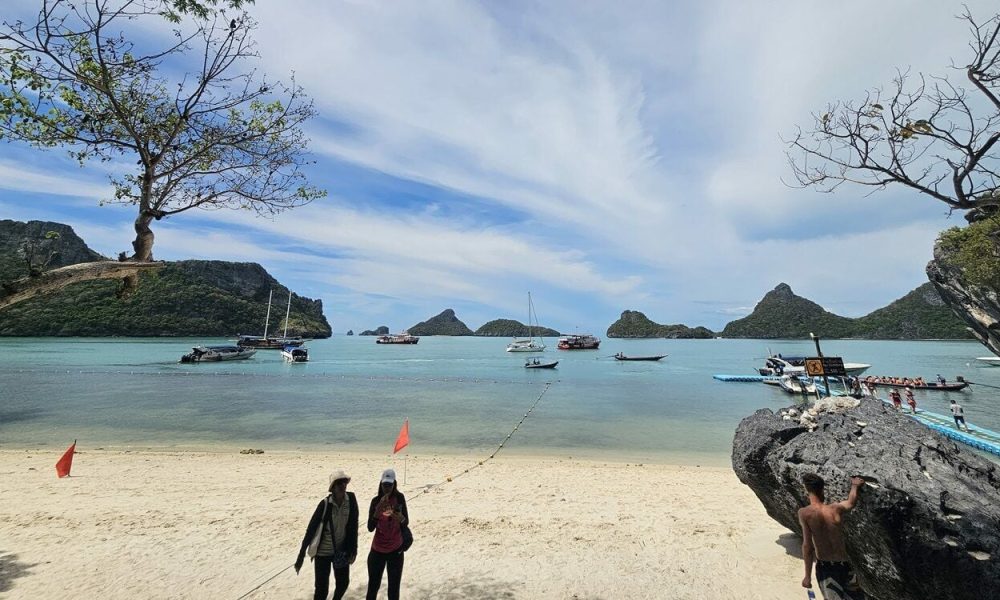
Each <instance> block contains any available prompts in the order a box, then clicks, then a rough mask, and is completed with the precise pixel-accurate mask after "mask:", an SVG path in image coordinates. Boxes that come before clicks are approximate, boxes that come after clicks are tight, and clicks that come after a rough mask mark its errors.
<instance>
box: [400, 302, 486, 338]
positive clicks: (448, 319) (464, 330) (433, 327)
mask: <svg viewBox="0 0 1000 600" xmlns="http://www.w3.org/2000/svg"><path fill="white" fill-rule="evenodd" d="M407 331H408V332H409V334H410V335H472V330H471V329H469V328H468V327H467V326H466V325H465V323H463V322H461V321H459V320H458V317H456V316H455V311H453V310H452V309H450V308H447V309H445V310H443V311H441V314H439V315H437V316H435V317H431V318H430V319H427V320H426V321H421V322H420V323H417V324H416V325H414V326H413V327H410V328H409V329H407Z"/></svg>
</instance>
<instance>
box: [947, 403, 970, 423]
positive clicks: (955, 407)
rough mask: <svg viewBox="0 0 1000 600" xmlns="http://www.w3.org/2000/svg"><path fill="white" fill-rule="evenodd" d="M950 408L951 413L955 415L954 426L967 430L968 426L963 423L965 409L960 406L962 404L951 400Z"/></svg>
mask: <svg viewBox="0 0 1000 600" xmlns="http://www.w3.org/2000/svg"><path fill="white" fill-rule="evenodd" d="M950 408H951V415H952V416H953V417H955V427H957V428H959V429H964V430H966V431H968V430H969V426H968V425H966V424H965V409H964V408H962V405H961V404H959V403H958V402H955V401H954V400H952V401H951V405H950Z"/></svg>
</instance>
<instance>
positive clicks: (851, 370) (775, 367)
mask: <svg viewBox="0 0 1000 600" xmlns="http://www.w3.org/2000/svg"><path fill="white" fill-rule="evenodd" d="M870 368H871V365H868V364H865V363H850V362H845V363H844V371H846V372H847V374H848V375H861V374H862V373H864V372H865V371H867V370H868V369H870ZM757 371H758V372H759V373H760V374H761V375H765V376H766V375H805V374H806V357H804V356H781V355H780V354H775V355H773V356H769V357H767V359H766V360H765V361H764V367H763V368H761V369H757Z"/></svg>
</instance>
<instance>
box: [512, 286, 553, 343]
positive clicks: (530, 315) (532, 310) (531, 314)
mask: <svg viewBox="0 0 1000 600" xmlns="http://www.w3.org/2000/svg"><path fill="white" fill-rule="evenodd" d="M532 319H534V321H535V322H534V325H538V317H537V316H535V305H534V304H532V303H531V292H528V338H527V339H524V338H520V339H518V338H515V339H514V340H513V341H512V342H511V343H509V344H507V352H545V343H544V341H543V340H542V339H541V338H539V339H538V341H537V342H536V341H535V337H534V335H532V334H533V328H532Z"/></svg>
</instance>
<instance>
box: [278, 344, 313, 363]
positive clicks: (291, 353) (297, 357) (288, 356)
mask: <svg viewBox="0 0 1000 600" xmlns="http://www.w3.org/2000/svg"><path fill="white" fill-rule="evenodd" d="M281 356H282V357H283V358H284V359H285V360H287V361H289V362H293V363H304V362H307V361H308V360H309V350H307V349H305V348H299V347H297V346H285V347H284V348H282V349H281Z"/></svg>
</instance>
